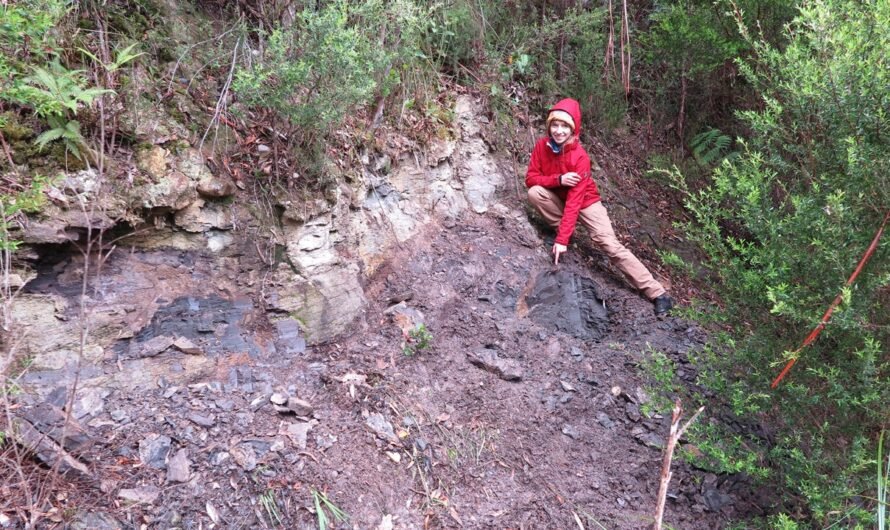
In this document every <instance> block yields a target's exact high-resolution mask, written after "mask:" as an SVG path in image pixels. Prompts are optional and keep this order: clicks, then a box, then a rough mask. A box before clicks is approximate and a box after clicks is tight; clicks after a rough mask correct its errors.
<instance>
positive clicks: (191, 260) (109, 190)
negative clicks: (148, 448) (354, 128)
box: [12, 96, 507, 414]
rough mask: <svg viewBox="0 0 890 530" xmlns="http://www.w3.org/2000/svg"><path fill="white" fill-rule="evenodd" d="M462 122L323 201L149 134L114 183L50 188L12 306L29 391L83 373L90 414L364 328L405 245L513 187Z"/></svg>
mask: <svg viewBox="0 0 890 530" xmlns="http://www.w3.org/2000/svg"><path fill="white" fill-rule="evenodd" d="M454 111H455V119H454V124H453V126H452V129H451V130H450V132H449V134H448V138H447V139H437V140H434V141H433V143H432V145H430V146H428V147H427V148H425V149H419V148H407V149H404V150H402V151H400V152H399V153H398V154H395V155H389V154H387V155H383V154H367V155H365V156H363V157H362V160H361V162H362V164H361V167H360V168H357V170H354V171H352V172H351V175H357V178H356V177H353V178H352V179H351V182H347V181H346V180H345V179H344V180H343V181H341V182H338V183H337V184H335V185H333V186H330V187H329V189H328V191H327V192H326V193H325V194H324V195H323V196H318V195H310V196H308V197H294V196H292V195H288V194H285V193H277V194H276V193H260V192H259V191H257V190H258V188H256V187H253V188H252V187H250V186H245V185H244V184H243V183H240V182H238V183H236V182H234V181H233V180H231V179H230V178H229V177H228V176H226V175H225V174H221V173H218V172H212V171H211V170H210V168H209V167H208V165H207V163H205V158H204V155H203V154H202V151H199V150H198V149H197V148H196V147H193V146H190V145H188V144H186V143H185V142H183V141H182V140H181V139H180V136H178V135H174V134H172V133H170V134H168V133H169V131H170V130H173V129H175V127H173V129H171V127H172V125H170V126H165V127H149V128H148V129H146V131H148V132H146V131H143V135H144V136H145V138H143V139H144V140H145V142H144V144H142V145H141V146H140V147H139V149H137V150H136V152H135V156H134V157H132V160H131V161H127V162H123V163H120V162H119V163H117V165H116V166H115V174H116V175H118V176H120V178H118V179H116V180H115V181H114V182H110V181H109V180H110V179H109V178H108V177H107V176H106V177H105V178H102V176H100V175H99V173H98V172H97V171H95V170H85V171H80V172H77V173H72V174H68V175H64V176H63V177H62V178H60V179H57V180H55V181H54V182H53V183H52V186H51V187H50V189H49V190H48V192H47V196H48V197H49V199H50V201H49V202H50V204H49V205H48V207H47V208H46V209H45V212H44V214H42V215H41V216H34V217H32V218H29V219H28V220H27V222H26V223H25V224H24V225H23V227H22V229H21V231H20V232H19V233H18V234H16V235H17V236H18V238H19V239H20V240H22V241H23V242H24V245H25V246H24V247H23V249H22V251H21V253H22V256H24V257H27V258H29V260H28V261H29V263H30V266H26V267H24V268H22V269H21V270H17V271H15V277H16V278H17V281H18V284H19V285H20V286H22V291H21V292H20V293H19V295H18V297H17V298H16V301H15V303H14V304H13V306H12V307H13V310H12V317H13V320H14V322H15V324H14V325H15V329H16V331H17V333H16V336H17V337H18V341H17V342H15V344H13V345H12V347H13V348H16V349H17V352H18V353H19V354H21V355H22V356H23V357H25V358H27V359H28V360H29V368H28V370H27V372H26V373H25V375H24V376H23V383H24V384H25V385H26V386H28V387H30V389H32V390H33V391H34V394H35V395H37V396H41V397H44V398H45V397H47V396H49V395H50V394H51V393H52V391H53V390H54V389H55V388H59V387H62V386H64V385H66V384H70V383H71V382H72V380H73V378H74V377H75V374H76V373H79V374H80V385H81V388H83V389H84V391H83V395H84V396H85V397H84V399H87V400H88V401H89V402H88V403H84V406H82V407H80V409H79V410H82V411H83V412H84V414H91V413H92V414H95V413H96V411H97V410H98V409H100V408H101V406H100V405H97V404H101V401H102V393H103V392H107V391H108V389H115V388H120V389H122V390H128V391H130V390H134V389H140V388H148V387H151V386H153V385H156V384H158V380H159V379H163V382H164V383H165V384H172V383H175V382H177V381H181V382H185V381H188V380H191V379H192V378H193V377H195V376H196V375H198V374H200V373H202V372H206V371H210V370H213V369H214V366H216V364H217V363H218V359H219V358H220V357H226V356H237V355H249V356H263V355H296V354H299V353H301V352H302V351H303V350H304V349H305V348H306V347H307V345H309V346H311V345H313V344H318V343H322V342H326V341H330V340H332V339H334V338H335V337H337V336H339V335H342V334H344V333H348V332H349V331H350V330H351V329H357V328H353V326H360V327H361V326H364V325H365V324H364V322H363V319H362V313H363V310H364V308H365V305H366V295H365V291H364V288H363V285H364V283H365V280H366V278H368V277H369V276H370V275H372V274H374V273H375V272H376V271H378V270H379V269H380V268H381V267H382V266H384V265H385V264H386V262H387V261H388V260H389V259H392V257H393V255H395V254H396V253H397V252H398V249H399V247H400V245H401V244H402V243H404V242H406V241H407V240H409V239H411V238H414V237H417V236H419V235H422V234H423V233H424V232H425V231H427V230H436V229H437V227H438V226H439V224H440V223H446V224H455V223H458V222H460V221H459V220H460V218H461V217H462V216H465V215H476V214H482V213H485V212H486V211H487V210H488V209H489V208H490V207H491V206H492V205H493V204H494V203H495V199H496V194H497V192H498V191H499V190H500V189H502V188H503V187H504V184H505V182H506V180H507V177H506V176H505V173H504V172H503V171H502V170H501V169H500V166H499V164H498V162H497V160H496V159H495V158H494V157H493V155H492V154H491V152H490V150H489V147H488V145H487V144H486V143H485V139H484V136H483V133H484V130H483V127H484V125H485V124H484V123H481V122H480V118H479V117H480V116H482V112H481V110H480V108H479V106H478V103H477V102H475V101H474V100H473V99H472V98H470V97H469V96H460V97H458V99H457V101H456V104H455V109H454ZM482 120H483V121H484V118H482ZM167 121H171V120H167ZM171 123H175V122H172V121H171ZM143 129H145V127H143ZM159 130H163V131H166V132H165V134H160V135H152V134H150V133H151V131H159ZM85 273H86V275H87V277H88V281H87V282H85V283H84V282H83V277H84V274H85ZM183 341H185V342H183ZM176 344H180V345H181V344H188V345H190V346H188V347H186V348H182V347H177V346H176ZM90 389H93V390H90ZM93 394H95V395H93Z"/></svg>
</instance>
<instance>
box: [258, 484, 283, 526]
mask: <svg viewBox="0 0 890 530" xmlns="http://www.w3.org/2000/svg"><path fill="white" fill-rule="evenodd" d="M260 504H261V505H262V506H263V509H264V510H266V515H268V516H269V521H270V522H271V523H272V525H273V526H274V525H281V524H282V522H281V514H280V513H279V512H278V502H277V501H276V500H275V490H271V489H270V490H268V491H266V493H263V494H262V495H260Z"/></svg>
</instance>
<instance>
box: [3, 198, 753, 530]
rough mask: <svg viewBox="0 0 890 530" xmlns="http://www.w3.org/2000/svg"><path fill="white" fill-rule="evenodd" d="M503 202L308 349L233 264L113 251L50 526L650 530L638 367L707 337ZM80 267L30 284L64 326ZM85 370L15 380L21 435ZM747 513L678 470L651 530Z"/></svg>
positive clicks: (390, 271)
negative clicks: (21, 398)
mask: <svg viewBox="0 0 890 530" xmlns="http://www.w3.org/2000/svg"><path fill="white" fill-rule="evenodd" d="M502 199H503V202H502V203H499V204H496V205H494V206H493V207H492V208H491V210H490V211H489V212H487V213H485V214H483V215H479V214H475V213H470V212H465V213H464V214H463V215H461V216H460V217H458V218H449V219H448V220H446V221H444V222H443V223H442V224H440V223H438V222H434V223H431V224H429V225H428V226H426V227H425V228H424V229H423V231H422V232H421V233H419V234H418V235H416V236H415V237H413V238H411V239H410V240H408V241H406V242H403V243H401V244H400V245H399V247H398V248H397V249H395V250H394V252H393V253H392V254H391V255H390V257H389V259H388V260H386V261H385V262H384V263H382V264H381V266H380V267H379V268H378V269H377V270H376V272H375V273H374V274H373V275H372V276H371V277H370V278H368V280H367V281H366V282H365V284H364V285H363V286H362V287H363V292H364V296H365V297H366V298H367V306H366V307H365V309H364V311H363V313H362V314H361V315H360V316H359V317H358V318H357V319H356V320H355V321H354V322H352V324H351V325H350V327H349V330H348V331H347V332H346V333H345V334H343V335H341V336H339V337H338V338H336V339H334V340H332V341H326V342H323V343H321V344H314V345H313V343H312V341H311V338H309V339H310V340H309V341H308V342H309V345H308V346H307V337H305V336H303V335H302V333H301V331H300V326H299V325H298V324H299V319H300V315H287V314H281V312H280V311H279V310H276V309H275V308H274V307H270V305H268V304H267V303H266V299H265V298H264V285H265V284H266V282H267V281H268V279H269V277H270V276H269V273H268V267H266V266H265V265H264V264H263V263H262V262H261V261H260V260H259V259H257V258H251V257H250V256H249V255H248V253H247V252H245V253H244V254H239V253H238V252H234V251H233V253H232V254H230V255H229V256H228V257H226V258H223V259H220V257H219V256H215V255H213V254H212V253H210V252H207V251H204V252H202V251H174V250H164V249H159V250H141V251H135V250H134V251H132V252H119V253H115V254H113V255H112V256H111V257H110V258H109V260H108V262H107V263H106V264H105V266H104V270H103V272H102V277H101V278H102V280H101V286H100V287H101V288H100V289H97V290H96V291H95V294H93V295H91V300H93V301H94V302H95V303H94V304H93V306H92V307H93V312H94V317H93V318H94V327H93V332H101V333H113V334H116V335H115V338H116V343H115V344H116V345H117V346H116V347H115V348H113V349H105V350H103V351H100V352H98V353H97V356H96V357H94V358H87V359H85V360H84V361H83V363H82V364H81V370H82V372H81V374H80V378H79V385H80V387H79V389H80V390H79V392H78V395H77V400H75V405H74V406H75V410H74V414H73V415H74V416H75V417H76V418H77V419H78V421H79V423H80V424H81V425H82V427H83V433H82V434H83V436H84V437H85V438H82V439H79V443H78V444H76V446H71V447H70V450H71V453H72V454H73V455H74V456H76V458H77V459H78V460H79V461H80V462H82V463H83V464H84V465H85V467H86V469H87V473H79V472H77V471H72V472H71V473H69V474H68V475H67V480H68V483H67V487H66V488H63V490H64V491H65V493H64V496H62V497H58V498H57V500H56V501H54V503H53V506H55V507H56V508H54V510H55V511H54V513H51V514H50V516H49V517H50V519H56V520H58V521H59V524H60V525H61V526H68V527H72V528H118V527H123V528H140V527H143V525H147V527H148V528H174V527H177V528H206V527H209V526H210V525H215V526H216V527H222V528H263V527H266V528H273V527H275V528H307V529H308V528H317V527H318V522H317V515H316V514H315V513H314V512H315V510H316V508H315V502H314V498H315V497H314V496H313V491H315V492H320V493H316V496H318V495H319V494H322V493H323V494H324V495H325V496H326V498H327V499H329V500H330V502H332V503H333V504H335V505H336V506H338V507H339V508H341V509H342V510H343V511H344V512H346V513H348V514H349V520H348V522H336V523H335V524H334V525H333V526H331V528H357V529H381V530H383V529H387V528H398V529H419V528H526V529H532V528H577V527H578V522H579V521H580V522H581V524H582V525H583V526H584V528H642V527H646V526H647V525H648V524H650V521H651V514H652V512H653V511H654V505H655V494H656V492H657V488H658V476H659V471H660V467H661V458H662V455H661V450H660V446H661V444H662V441H663V440H664V437H665V436H666V433H667V423H666V422H667V419H666V418H662V417H658V416H655V417H646V416H645V415H644V414H643V413H642V412H641V410H640V409H641V406H642V405H643V404H644V403H645V401H646V400H647V399H648V397H647V396H646V394H645V392H644V391H643V390H642V387H643V383H642V382H641V380H640V376H639V374H638V363H639V362H640V360H641V358H642V356H644V355H646V352H647V351H649V349H650V348H654V349H659V350H661V351H664V352H667V353H668V354H670V355H675V356H678V357H679V358H681V359H682V358H683V357H684V354H685V352H687V351H689V350H690V349H693V348H696V347H698V346H700V345H701V344H702V343H703V341H704V339H705V336H704V334H703V332H702V331H701V330H700V329H698V328H697V327H695V326H692V325H690V324H688V323H686V322H684V321H681V320H678V319H675V318H672V317H668V318H666V319H662V320H659V319H656V318H655V317H654V316H653V315H652V307H651V304H650V303H648V302H646V301H645V300H643V299H642V298H640V297H639V296H638V295H636V294H635V293H633V292H631V290H630V289H629V288H628V287H627V286H626V284H625V283H624V282H623V281H621V280H620V279H618V278H617V277H615V276H614V275H612V273H611V272H609V270H608V269H607V268H605V267H604V263H605V262H604V259H603V256H601V255H599V254H597V253H596V252H594V251H590V249H587V248H578V247H573V248H572V251H571V252H570V253H569V254H568V255H567V256H566V257H567V259H566V260H565V261H564V262H562V263H561V264H560V266H559V268H558V270H556V269H555V268H554V267H553V266H552V265H551V263H550V260H549V257H548V255H547V253H546V249H545V244H544V242H543V240H542V238H541V235H539V234H538V233H537V232H536V230H535V229H534V228H532V226H531V224H530V223H529V220H528V216H527V213H526V212H525V211H524V210H523V209H522V205H521V204H520V202H519V201H518V200H517V199H516V198H515V197H511V196H504V197H502ZM81 265H82V263H81V264H79V263H78V261H77V260H76V259H71V260H62V261H59V263H57V264H56V265H55V266H54V267H52V268H51V269H49V270H44V271H41V274H40V276H39V277H38V278H37V279H35V280H34V283H33V285H32V286H31V287H29V289H37V288H39V291H40V292H41V293H43V295H44V296H46V297H50V296H54V297H55V298H53V303H54V304H55V305H52V306H48V307H47V311H48V313H47V318H55V319H57V321H58V325H59V326H66V325H69V323H70V322H73V321H74V320H76V319H74V318H73V317H72V311H74V310H75V308H76V307H77V304H76V301H77V300H78V296H79V288H78V285H79V276H78V270H79V269H78V267H80V266H81ZM539 277H540V278H541V279H539V280H538V281H535V279H536V278H539ZM554 278H558V279H559V282H556V283H554V282H553V281H552V280H553V279H554ZM554 286H561V287H566V286H574V287H572V288H554ZM579 296H580V299H581V302H580V303H575V302H573V301H572V300H574V298H572V297H579ZM566 297H569V298H568V301H566V300H567V299H566ZM59 300H65V301H67V302H66V303H67V305H66V306H65V307H59ZM548 304H549V305H548ZM63 305H64V304H63ZM149 306H150V307H151V308H152V310H151V311H146V309H145V308H146V307H149ZM559 311H565V315H564V316H563V317H560V315H559V314H554V313H555V312H559ZM554 317H556V318H554ZM126 323H129V324H127V325H124V324H126ZM103 326H104V327H103ZM585 330H586V331H588V333H586V334H585V333H584V331H585ZM41 340H52V338H51V337H48V338H45V339H43V338H42V339H41ZM87 357H89V356H87ZM69 359H70V358H69ZM681 366H682V365H681ZM76 368H77V367H76V366H73V365H70V364H65V363H62V364H60V365H59V366H56V367H49V368H45V369H41V370H33V371H31V372H28V373H27V374H26V375H25V381H24V382H25V383H26V384H27V385H29V387H30V388H32V389H37V391H35V392H34V393H33V394H32V395H30V396H29V398H28V400H25V401H26V402H30V404H28V405H27V406H26V407H25V408H26V409H29V410H35V411H36V412H33V413H32V416H30V420H29V421H31V423H32V424H35V425H38V426H41V425H42V423H41V421H42V422H43V424H47V425H50V424H52V417H51V416H52V412H47V411H46V410H44V411H43V412H42V413H41V412H39V409H32V408H30V407H33V406H35V405H36V404H38V403H44V404H43V405H41V406H42V407H44V408H46V403H49V404H52V405H54V406H56V407H63V406H64V405H65V403H64V395H65V393H64V389H65V388H66V387H67V386H68V385H70V384H72V382H73V376H74V373H75V370H76ZM683 369H685V370H687V371H689V367H688V366H685V367H683ZM679 375H681V377H687V378H689V377H692V375H693V374H692V373H691V372H689V373H685V374H679ZM59 389H61V390H59ZM40 414H43V416H40ZM705 421H708V420H707V418H705ZM43 430H44V431H47V430H48V429H47V428H46V426H45V425H43ZM39 476H40V474H39V473H38V474H36V475H35V477H39ZM7 493H9V494H12V492H4V495H5V494H7ZM754 500H755V499H754V494H753V493H752V491H751V486H750V485H749V484H748V483H747V481H746V480H745V479H744V478H742V477H726V476H722V477H718V476H715V475H712V474H708V473H705V472H702V471H697V470H694V469H690V468H689V467H688V466H686V465H684V464H678V465H677V467H676V469H675V474H674V478H673V482H672V487H671V491H670V494H669V500H668V507H667V511H666V517H665V521H666V523H668V524H670V525H671V526H672V527H674V528H721V527H723V526H724V525H725V524H726V523H727V522H728V521H730V520H731V519H738V518H743V517H745V516H746V515H749V514H752V513H756V511H757V508H756V506H755V502H754ZM322 506H323V504H322ZM328 515H329V518H330V515H331V514H330V512H328Z"/></svg>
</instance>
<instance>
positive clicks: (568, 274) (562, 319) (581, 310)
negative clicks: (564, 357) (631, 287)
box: [522, 269, 609, 340]
mask: <svg viewBox="0 0 890 530" xmlns="http://www.w3.org/2000/svg"><path fill="white" fill-rule="evenodd" d="M526 292H528V295H527V296H526V297H525V299H524V300H523V301H522V302H523V303H524V305H525V307H527V308H528V315H529V317H531V319H532V320H534V321H535V322H537V323H538V324H540V325H541V326H544V327H545V328H547V329H550V330H553V331H562V332H564V333H568V334H569V335H572V336H573V337H576V338H579V339H582V340H600V339H602V338H603V337H604V336H605V335H606V333H607V332H608V326H609V313H608V311H607V310H606V307H605V302H604V301H603V299H602V298H601V297H600V295H599V294H598V293H599V289H598V288H597V285H596V283H595V282H594V281H593V280H591V279H590V278H586V277H584V276H580V275H578V274H576V273H574V272H572V271H570V270H568V269H558V270H550V269H548V270H545V271H542V272H540V273H539V274H538V275H537V276H535V278H534V280H533V283H532V285H531V286H530V287H529V288H527V289H526Z"/></svg>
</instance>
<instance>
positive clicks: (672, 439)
mask: <svg viewBox="0 0 890 530" xmlns="http://www.w3.org/2000/svg"><path fill="white" fill-rule="evenodd" d="M703 410H705V408H704V407H701V408H699V409H698V410H697V411H695V414H693V415H692V417H691V418H689V421H687V422H686V423H685V424H683V426H682V427H680V415H681V414H682V413H683V407H682V406H681V405H680V400H679V399H677V401H675V402H674V410H673V416H672V417H671V432H670V435H669V436H668V440H667V446H665V448H664V462H663V463H662V466H661V486H659V488H658V503H657V504H656V506H655V524H654V525H653V526H652V528H653V529H654V530H661V519H662V517H664V504H665V500H666V499H667V490H668V484H669V483H670V482H671V476H672V475H673V472H671V460H673V458H674V448H675V447H676V446H677V442H678V441H679V440H680V437H681V436H683V434H684V433H685V432H686V429H688V428H689V426H690V425H692V422H694V421H695V419H696V418H698V415H699V414H701V413H702V411H703Z"/></svg>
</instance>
